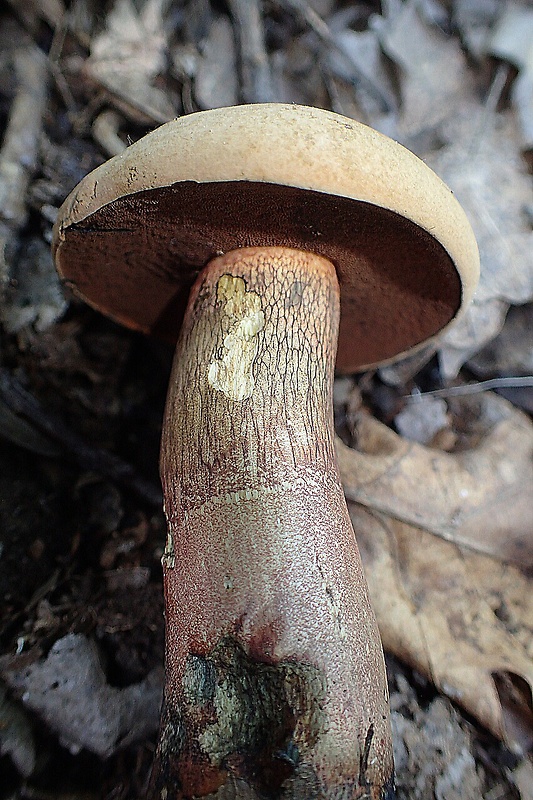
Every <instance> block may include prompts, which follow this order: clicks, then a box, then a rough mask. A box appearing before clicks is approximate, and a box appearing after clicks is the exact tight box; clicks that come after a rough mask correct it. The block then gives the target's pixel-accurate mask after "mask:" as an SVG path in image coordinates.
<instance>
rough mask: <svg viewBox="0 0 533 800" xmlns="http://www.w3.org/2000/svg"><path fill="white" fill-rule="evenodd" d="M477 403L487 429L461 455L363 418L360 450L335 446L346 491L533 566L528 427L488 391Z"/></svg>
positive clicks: (531, 431) (532, 436)
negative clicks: (433, 446)
mask: <svg viewBox="0 0 533 800" xmlns="http://www.w3.org/2000/svg"><path fill="white" fill-rule="evenodd" d="M463 402H466V399H465V400H464V401H463ZM470 402H472V401H471V400H470ZM478 402H480V403H484V404H485V406H486V407H485V409H484V415H485V417H486V418H487V421H488V420H490V422H489V421H488V422H487V424H490V425H491V427H490V430H489V431H488V432H487V433H486V435H485V436H484V437H483V438H482V439H481V441H480V443H479V444H478V445H477V446H475V447H473V448H472V449H470V450H467V451H465V452H459V453H445V452H441V451H439V450H433V449H430V448H427V447H424V446H423V445H419V444H417V443H415V442H407V441H405V440H403V439H401V438H400V437H399V436H398V435H397V434H395V433H394V432H393V431H391V430H390V429H389V428H387V427H385V426H384V425H382V424H381V423H379V422H378V421H377V420H375V419H373V418H371V417H369V416H367V415H362V416H361V417H360V422H359V425H358V428H357V436H358V447H359V448H360V450H361V451H362V452H360V450H352V449H351V448H349V447H346V446H345V445H343V444H342V443H339V445H338V448H337V451H338V457H339V464H340V470H341V475H342V480H343V485H344V490H345V494H346V496H347V498H348V499H349V500H353V501H355V502H357V503H361V504H363V505H365V506H366V507H368V508H370V509H372V510H376V511H380V512H383V513H385V514H387V515H390V516H391V517H394V518H395V519H398V520H401V521H403V522H406V523H408V524H411V525H415V526H417V527H420V528H423V529H425V530H428V531H431V533H433V534H434V535H436V536H440V537H442V538H443V539H447V540H448V541H451V542H455V543H456V544H460V545H464V546H467V547H469V548H471V549H474V550H478V551H480V552H484V553H487V554H490V555H494V556H496V557H498V558H502V559H505V560H508V561H515V562H517V563H519V564H522V565H533V537H532V535H531V532H532V531H531V503H532V498H533V463H532V454H533V426H532V424H531V422H530V421H529V419H528V418H527V417H526V416H525V415H523V414H521V413H520V412H519V411H517V410H516V409H514V408H513V407H512V406H511V405H510V404H508V403H506V401H505V400H502V399H501V398H497V397H495V396H492V395H488V394H487V395H484V396H483V398H482V399H480V400H479V401H478Z"/></svg>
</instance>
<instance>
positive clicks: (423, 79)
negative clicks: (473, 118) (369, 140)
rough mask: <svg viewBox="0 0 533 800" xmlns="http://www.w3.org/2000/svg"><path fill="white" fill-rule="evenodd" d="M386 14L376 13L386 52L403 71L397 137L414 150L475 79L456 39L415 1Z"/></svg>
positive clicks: (375, 23)
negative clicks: (427, 17)
mask: <svg viewBox="0 0 533 800" xmlns="http://www.w3.org/2000/svg"><path fill="white" fill-rule="evenodd" d="M389 6H390V8H389V12H388V14H387V17H377V16H376V17H374V18H373V27H374V28H375V29H376V30H377V31H378V35H379V38H380V41H381V45H382V47H383V50H384V52H385V53H386V54H387V55H388V56H389V58H391V59H392V60H393V61H394V62H395V63H396V64H397V65H398V67H399V69H400V87H401V99H402V102H401V115H400V120H399V125H398V137H399V139H400V140H401V141H402V142H403V143H404V144H407V146H408V147H410V148H411V149H419V146H420V145H418V147H417V146H416V145H417V141H416V140H417V139H419V138H420V136H421V135H422V134H425V135H427V134H428V133H429V134H430V135H431V134H432V133H434V132H435V131H436V129H437V128H438V126H439V125H440V123H441V122H442V121H443V120H444V119H446V117H447V116H448V115H449V114H450V113H451V112H453V110H454V108H455V106H456V104H457V100H458V98H460V97H463V96H464V95H465V93H467V92H468V91H469V90H470V88H471V85H472V77H471V75H470V74H469V72H468V70H467V69H466V63H465V58H464V55H463V53H462V51H461V46H460V44H459V41H458V40H457V39H452V38H451V37H449V36H445V35H444V34H443V33H442V32H441V31H440V30H439V29H438V28H436V27H435V26H431V25H429V24H428V23H427V22H425V20H424V19H423V18H422V16H421V14H420V11H419V3H418V2H417V0H408V2H406V3H401V4H396V3H390V4H389Z"/></svg>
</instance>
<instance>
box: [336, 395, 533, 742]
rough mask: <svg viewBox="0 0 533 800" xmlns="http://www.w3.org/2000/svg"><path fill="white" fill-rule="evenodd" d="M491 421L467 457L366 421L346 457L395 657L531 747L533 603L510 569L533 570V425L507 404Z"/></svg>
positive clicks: (355, 515)
mask: <svg viewBox="0 0 533 800" xmlns="http://www.w3.org/2000/svg"><path fill="white" fill-rule="evenodd" d="M489 419H491V422H490V429H489V431H488V432H487V433H486V434H485V435H484V436H483V437H482V439H481V441H480V442H479V443H478V444H477V445H476V446H474V447H473V448H471V449H470V450H468V451H465V452H463V453H454V454H450V453H441V452H439V451H437V450H431V449H429V448H425V447H423V446H421V445H418V444H414V443H408V442H405V441H403V440H402V439H400V437H398V436H397V435H396V434H395V433H393V432H392V431H390V430H389V429H388V428H386V427H385V426H383V425H381V424H380V423H378V422H377V421H376V420H374V419H372V418H370V417H364V416H363V417H361V421H360V424H359V426H358V429H357V433H358V445H359V447H360V448H361V449H362V451H363V452H360V451H359V450H352V449H350V448H348V447H346V446H345V445H343V444H341V443H338V448H337V449H338V455H339V464H340V470H341V477H342V480H343V485H344V487H345V493H346V496H347V499H348V500H349V507H350V513H351V516H352V520H353V523H354V528H355V531H356V535H357V540H358V543H359V547H360V549H361V553H362V556H363V560H364V563H365V572H366V575H367V579H368V583H369V588H370V594H371V598H372V603H373V606H374V609H375V611H376V614H377V617H378V624H379V626H380V630H381V633H382V636H383V641H384V645H385V648H386V649H387V650H389V651H391V652H392V653H394V654H396V655H397V656H399V657H400V658H402V659H403V660H405V661H407V662H408V663H410V664H412V665H413V666H415V667H416V668H417V669H418V670H420V671H421V672H422V673H423V674H425V675H426V676H427V677H428V678H429V679H430V680H432V681H433V682H434V684H435V685H436V686H437V687H438V688H439V690H440V691H442V692H443V693H444V694H447V695H448V696H449V697H451V698H452V699H454V700H455V701H457V702H458V703H460V704H461V705H462V706H463V707H464V708H466V709H467V710H468V711H469V712H470V713H471V714H473V715H474V716H476V717H477V718H478V719H479V720H480V722H481V723H482V724H483V725H485V726H486V727H487V728H489V729H490V730H491V731H492V732H493V733H495V734H496V735H497V736H499V737H501V738H503V739H505V741H506V742H507V743H508V744H509V745H511V746H513V747H515V748H518V749H520V750H525V749H527V747H528V746H530V744H531V743H532V742H533V739H532V736H531V730H533V728H531V723H532V722H533V709H532V705H531V691H532V687H533V639H532V629H531V626H532V621H533V595H532V593H531V586H530V582H529V581H528V578H527V577H526V575H525V574H524V573H523V572H521V571H520V569H518V568H517V567H516V566H512V565H510V564H506V563H504V560H505V559H508V558H514V559H517V560H519V562H520V565H521V566H525V565H526V564H527V563H528V564H531V563H533V541H532V539H533V537H532V535H531V534H532V530H531V506H532V498H533V466H532V459H531V456H532V453H533V426H532V424H531V422H530V421H529V419H528V418H527V417H525V416H524V415H523V414H521V413H520V412H518V411H516V410H515V409H513V408H512V406H510V405H509V404H508V403H506V402H505V401H504V400H501V399H500V398H491V399H490V401H488V402H487V403H486V408H485V420H486V423H485V424H489V422H488V420H489ZM446 540H448V541H446ZM455 543H458V544H460V545H461V546H458V544H455ZM482 550H483V551H485V552H489V553H491V554H492V555H493V557H492V558H491V557H488V556H486V555H484V554H483V553H482V552H480V551H482ZM502 687H503V688H502ZM504 689H505V691H504ZM528 726H529V728H528Z"/></svg>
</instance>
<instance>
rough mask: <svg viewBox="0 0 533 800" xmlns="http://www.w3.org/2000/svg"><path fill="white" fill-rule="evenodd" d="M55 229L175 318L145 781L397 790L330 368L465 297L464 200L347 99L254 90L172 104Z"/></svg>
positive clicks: (374, 792)
mask: <svg viewBox="0 0 533 800" xmlns="http://www.w3.org/2000/svg"><path fill="white" fill-rule="evenodd" d="M53 247H54V252H55V259H56V264H57V268H58V271H59V273H60V275H61V276H62V278H63V279H64V281H65V282H67V283H68V284H69V285H70V286H71V287H72V289H73V290H74V292H75V293H76V294H78V295H80V296H81V297H82V298H84V299H85V300H86V301H87V302H88V303H89V304H91V305H92V306H94V307H95V308H97V309H99V310H100V311H102V312H104V313H105V314H107V315H109V316H111V317H112V318H114V319H115V320H117V321H119V322H121V323H123V324H125V325H128V326H129V327H131V328H135V329H137V330H141V331H144V332H147V333H153V334H156V335H158V336H161V337H164V338H166V339H168V340H169V341H174V342H175V341H177V347H176V355H175V359H174V366H173V370H172V377H171V381H170V387H169V392H168V400H167V406H166V412H165V420H164V429H163V440H162V452H161V479H162V484H163V492H164V506H165V513H166V516H167V520H168V540H167V544H166V549H165V553H164V555H163V570H164V586H165V602H166V679H165V693H164V702H163V709H162V712H161V727H160V734H159V739H158V745H157V752H156V757H155V765H154V770H153V776H152V786H151V795H150V796H151V797H153V798H155V797H157V798H163V799H165V798H166V800H174V798H193V797H211V798H230V797H231V798H234V797H235V798H249V799H252V798H265V797H272V798H273V797H276V798H291V799H292V800H296V799H297V798H306V799H307V798H310V797H316V798H338V799H339V800H340V798H343V800H344V798H346V800H348V798H362V797H367V798H385V797H392V792H393V761H392V753H391V735H390V726H389V715H388V696H387V684H386V676H385V668H384V660H383V653H382V648H381V643H380V639H379V634H378V630H377V627H376V622H375V619H374V615H373V613H372V610H371V607H370V602H369V598H368V594H367V589H366V584H365V580H364V576H363V570H362V566H361V561H360V557H359V553H358V550H357V545H356V540H355V534H354V531H353V528H352V526H351V523H350V518H349V515H348V511H347V508H346V504H345V500H344V495H343V490H342V485H341V482H340V478H339V473H338V468H337V464H336V458H335V449H334V429H333V413H332V383H333V374H334V368H335V363H336V366H337V369H338V370H339V371H341V372H345V373H346V372H353V371H355V370H361V369H363V368H365V367H367V366H369V365H375V364H378V363H383V362H387V361H390V360H391V359H393V358H395V357H397V356H398V355H399V354H403V353H405V352H406V351H408V350H411V349H413V348H417V347H419V346H420V345H421V344H423V343H425V342H426V341H427V340H428V339H430V338H432V337H434V336H435V335H436V334H438V333H441V332H442V331H443V330H445V329H446V327H447V326H448V325H450V324H451V323H452V322H453V320H455V319H457V317H458V316H459V315H460V314H461V313H462V311H463V310H464V308H465V306H466V305H467V304H468V302H469V301H470V299H471V296H472V293H473V290H474V286H475V283H476V279H477V272H478V255H477V248H476V243H475V240H474V236H473V233H472V231H471V228H470V226H469V223H468V222H467V219H466V217H465V215H464V213H463V211H462V209H461V208H460V206H459V204H458V203H457V201H456V200H455V199H454V198H453V196H452V193H451V192H450V190H449V189H448V188H447V187H446V186H445V185H444V184H443V183H442V181H441V180H440V179H439V178H438V177H437V176H436V175H434V174H433V173H432V172H431V170H430V169H428V168H427V167H426V166H425V165H424V164H423V163H422V162H421V161H420V160H419V159H418V158H416V157H415V156H414V155H413V154H411V153H410V152H409V151H407V150H405V149H404V148H403V147H401V146H400V145H398V144H397V143H395V142H393V141H391V140H390V139H388V138H387V137H384V136H382V135H380V134H379V133H377V132H376V131H373V130H371V129H370V128H367V127H366V126H364V125H361V124H358V123H357V122H354V121H353V120H351V119H347V118H344V117H342V116H339V115H337V114H334V113H331V112H328V111H323V110H319V109H314V108H308V107H301V106H293V105H285V104H264V105H253V106H239V107H235V108H221V109H216V110H213V111H204V112H200V113H196V114H191V115H189V116H185V117H182V118H180V119H177V120H174V121H172V122H169V123H167V124H165V125H163V126H162V127H160V128H158V129H157V130H155V131H154V132H152V133H150V134H148V135H147V136H145V137H144V138H143V139H141V140H140V141H138V142H137V143H135V144H134V145H132V146H131V147H129V148H128V149H127V150H126V151H125V152H124V153H122V154H121V155H118V156H116V157H115V158H113V159H111V160H110V161H108V162H107V163H105V164H103V165H102V166H101V167H99V168H98V169H96V170H95V171H94V172H92V173H91V174H90V175H88V176H87V177H86V178H85V179H84V180H83V181H82V182H81V183H80V184H79V186H78V187H77V188H76V189H75V190H74V191H73V192H72V194H71V195H70V196H69V198H67V200H66V201H65V203H64V204H63V206H62V208H61V209H60V211H59V216H58V220H57V223H56V227H55V230H54V244H53ZM340 311H341V312H342V313H340ZM339 321H340V324H339Z"/></svg>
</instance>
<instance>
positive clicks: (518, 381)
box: [403, 375, 533, 403]
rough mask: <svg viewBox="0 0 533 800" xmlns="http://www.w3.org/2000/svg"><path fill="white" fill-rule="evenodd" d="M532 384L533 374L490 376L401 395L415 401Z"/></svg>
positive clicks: (525, 386)
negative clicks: (475, 381)
mask: <svg viewBox="0 0 533 800" xmlns="http://www.w3.org/2000/svg"><path fill="white" fill-rule="evenodd" d="M530 386H533V375H525V376H523V377H521V376H519V377H514V378H490V379H489V380H486V381H479V382H478V383H468V384H465V385H464V386H449V387H448V388H447V389H435V390H434V391H432V392H417V393H416V394H407V395H404V396H403V399H404V400H408V401H410V402H413V403H416V402H418V401H419V400H422V399H423V398H424V397H460V396H461V395H469V394H477V393H478V392H489V391H491V390H492V389H523V388H528V387H530Z"/></svg>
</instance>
